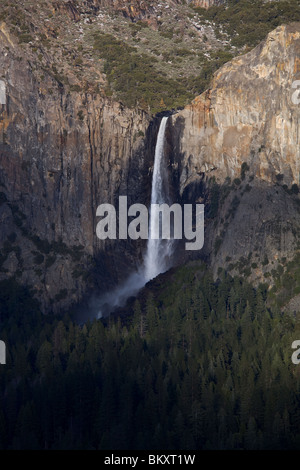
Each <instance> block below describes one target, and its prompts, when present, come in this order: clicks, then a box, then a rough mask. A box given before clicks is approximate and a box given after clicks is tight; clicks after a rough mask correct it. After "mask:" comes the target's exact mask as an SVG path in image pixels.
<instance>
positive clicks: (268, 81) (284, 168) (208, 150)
mask: <svg viewBox="0 0 300 470" xmlns="http://www.w3.org/2000/svg"><path fill="white" fill-rule="evenodd" d="M299 57H300V24H299V23H297V24H296V23H294V24H291V25H289V26H280V27H278V28H277V29H276V30H275V31H273V32H272V33H270V34H269V35H268V37H267V39H266V40H265V41H264V42H262V43H261V44H260V45H259V46H258V47H256V48H255V49H254V50H252V51H251V52H249V53H248V54H246V55H244V56H241V57H238V58H236V59H234V60H232V61H231V62H228V63H227V64H225V65H224V66H223V67H222V68H221V69H220V70H219V71H218V72H217V73H216V74H215V76H214V80H213V82H212V85H211V89H210V90H208V91H207V92H206V93H204V94H203V95H201V96H199V97H197V98H196V99H195V100H194V101H193V103H192V104H191V105H189V106H187V107H186V108H184V109H183V110H182V111H180V112H179V113H177V114H174V115H173V116H172V119H171V123H170V128H169V141H170V147H172V148H173V154H172V156H171V159H172V165H173V168H174V172H173V173H174V178H175V180H176V181H177V185H178V188H179V197H181V198H182V199H183V200H189V201H191V200H192V201H195V200H199V201H201V202H203V201H204V202H205V203H206V209H207V220H206V223H207V227H206V237H205V240H206V241H205V248H204V250H203V252H202V255H204V256H206V257H208V258H209V259H210V262H211V263H212V266H213V268H214V270H215V273H216V274H217V271H218V268H219V267H227V268H228V266H230V265H231V266H235V267H236V268H237V266H238V262H239V260H240V259H244V261H242V262H241V264H239V267H240V268H241V269H243V268H242V266H243V263H244V267H245V266H250V265H253V266H254V267H253V270H252V272H251V276H252V278H253V279H265V277H268V276H269V275H268V274H266V273H265V271H268V272H269V271H271V269H275V267H276V266H277V265H278V260H279V258H280V257H281V256H282V257H283V258H289V259H291V258H292V257H293V255H294V253H295V250H297V249H298V248H299V243H298V238H299V234H300V226H299V222H298V220H299V196H298V191H299V188H298V186H297V185H298V184H299V171H300V167H299V161H300V145H299V144H300V141H299V140H300V136H299V120H300V104H299V98H298V96H297V95H298V91H297V84H298V85H299V83H300V82H297V80H299V79H300V62H299ZM213 213H215V214H213ZM249 254H250V255H251V256H254V257H255V258H256V259H255V260H253V258H252V261H251V262H250V259H248V258H247V257H248V255H249ZM251 256H250V258H251ZM247 259H248V261H247ZM264 259H268V260H269V261H268V263H266V264H265V265H263V267H262V265H261V262H262V261H263V260H264ZM245 260H246V261H245ZM269 263H270V264H269ZM258 266H260V267H259V268H258ZM265 274H266V276H265ZM269 274H270V273H269ZM249 275H250V273H249Z"/></svg>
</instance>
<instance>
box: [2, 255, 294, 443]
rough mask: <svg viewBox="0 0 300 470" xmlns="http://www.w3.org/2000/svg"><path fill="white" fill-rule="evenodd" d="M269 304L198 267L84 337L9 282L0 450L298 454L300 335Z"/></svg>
mask: <svg viewBox="0 0 300 470" xmlns="http://www.w3.org/2000/svg"><path fill="white" fill-rule="evenodd" d="M272 304H274V302H272V299H271V300H270V299H269V294H268V286H267V284H261V285H260V286H259V287H258V288H257V289H254V288H253V287H252V286H251V285H250V284H249V283H248V282H247V281H246V280H243V279H242V278H238V277H235V278H232V277H231V276H230V275H229V274H227V273H225V272H224V271H223V272H222V273H220V276H219V279H218V280H217V281H216V282H214V281H213V278H212V276H211V273H210V272H209V270H208V268H207V267H206V266H205V265H204V264H203V263H200V262H193V263H191V264H190V265H188V266H185V267H181V268H178V269H173V270H171V271H170V272H169V273H167V274H165V275H163V276H161V277H159V278H158V279H157V280H155V281H153V282H152V283H150V284H149V285H148V286H146V288H145V289H144V290H143V291H142V292H141V294H140V296H139V297H138V298H137V299H136V300H135V301H134V303H133V307H132V308H130V307H128V308H127V309H125V310H123V311H122V312H120V315H114V316H112V317H110V318H109V319H107V320H106V322H103V321H100V320H98V321H94V322H91V323H88V324H85V325H84V326H82V325H81V326H80V325H78V324H75V323H74V322H73V321H72V317H71V315H70V314H68V315H65V316H64V317H60V318H57V317H51V316H42V315H41V314H40V313H39V306H38V304H37V303H36V302H35V301H34V300H33V299H32V296H31V293H30V292H29V291H28V290H26V289H25V288H23V287H19V286H18V285H17V284H16V283H15V282H14V281H12V280H11V281H3V282H2V283H1V286H0V321H1V323H0V332H1V339H3V340H4V341H6V345H7V353H8V357H7V365H5V366H4V365H2V366H0V448H14V449H18V448H20V449H24V448H29V449H31V448H34V449H37V448H42V449H61V448H63V449H72V448H73V449H106V450H107V449H115V450H116V449H159V448H160V449H162V448H165V449H288V448H299V447H300V407H299V400H300V397H299V387H300V365H299V366H297V365H294V364H293V363H292V361H291V355H292V352H293V351H292V349H291V344H292V342H293V341H294V340H295V339H299V338H300V325H299V320H298V318H297V316H296V315H294V314H288V313H283V312H282V311H281V310H280V309H279V308H276V307H272Z"/></svg>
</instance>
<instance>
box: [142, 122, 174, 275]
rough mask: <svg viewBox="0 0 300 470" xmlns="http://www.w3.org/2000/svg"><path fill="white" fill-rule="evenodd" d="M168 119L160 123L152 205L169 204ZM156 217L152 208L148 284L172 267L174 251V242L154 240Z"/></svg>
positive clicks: (148, 253) (148, 248)
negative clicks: (166, 138)
mask: <svg viewBox="0 0 300 470" xmlns="http://www.w3.org/2000/svg"><path fill="white" fill-rule="evenodd" d="M167 120H168V118H167V117H163V118H162V120H161V123H160V127H159V132H158V136H157V141H156V148H155V158H154V167H153V177H152V192H151V204H163V203H169V202H170V201H169V191H168V188H169V183H168V172H167V165H166V162H165V159H164V144H165V131H166V125H167ZM157 223H160V222H159V221H158V220H157V218H156V217H153V214H152V213H151V208H150V224H149V237H148V244H147V252H146V257H145V279H146V282H147V281H149V280H150V279H153V278H154V277H156V276H158V274H160V273H163V272H165V271H166V270H167V269H168V268H169V267H170V257H171V254H172V249H173V240H172V239H169V240H162V239H161V238H159V239H158V240H156V239H153V238H152V235H153V234H154V233H156V232H157V229H158V227H157ZM160 228H161V227H160Z"/></svg>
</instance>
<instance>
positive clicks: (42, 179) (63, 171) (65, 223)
mask: <svg viewBox="0 0 300 470" xmlns="http://www.w3.org/2000/svg"><path fill="white" fill-rule="evenodd" d="M0 36H1V37H0V64H1V67H0V68H1V70H2V71H3V72H2V73H3V75H2V78H1V81H0V85H1V86H0V101H1V103H3V102H4V100H3V97H5V103H4V104H0V193H1V198H0V219H1V231H0V245H1V248H3V246H4V253H5V256H6V259H5V260H3V259H2V260H1V261H3V263H2V265H1V272H0V279H4V278H7V277H10V276H12V275H17V278H18V280H19V281H20V282H22V283H26V284H28V285H30V286H32V287H34V288H35V289H36V292H37V296H38V297H39V298H40V299H41V300H42V301H43V302H44V305H43V308H44V310H45V311H47V310H48V309H49V308H50V307H49V305H50V303H51V300H52V301H54V302H55V308H57V309H59V308H61V307H64V306H66V305H69V304H70V303H72V302H73V301H74V302H75V301H77V300H78V299H80V298H81V296H82V294H83V292H84V291H85V289H86V288H87V282H88V279H87V278H86V277H87V276H86V275H87V274H91V271H92V268H93V266H94V265H95V266H96V269H97V267H98V268H99V263H97V262H96V263H95V259H96V260H97V258H98V257H100V258H101V263H102V264H104V265H105V266H104V268H103V272H104V271H105V277H104V276H103V278H101V275H100V277H99V276H98V282H100V281H99V279H100V280H101V279H104V280H106V281H107V284H109V280H110V279H112V278H114V280H116V279H118V275H119V274H120V273H121V272H122V270H123V272H124V270H125V271H126V268H128V265H129V261H128V260H131V258H132V257H133V256H134V257H136V256H137V255H136V249H135V247H133V248H132V251H130V247H128V246H127V247H126V250H125V252H124V246H122V245H121V243H120V244H115V245H113V243H111V244H109V243H104V242H103V241H102V242H100V241H99V240H98V239H97V237H96V232H95V227H96V223H97V221H98V220H99V218H96V209H97V206H98V205H99V204H102V203H113V204H116V203H117V201H118V196H119V195H127V196H128V200H129V203H130V201H132V202H133V201H134V202H135V201H136V198H137V199H138V201H139V202H141V203H143V202H146V200H147V198H148V196H149V192H150V185H151V180H149V176H148V171H149V167H150V166H151V161H150V159H152V153H151V151H150V150H149V149H148V148H147V145H149V146H151V145H153V142H152V140H151V132H150V135H149V136H148V137H147V139H146V138H145V139H144V138H143V136H144V135H145V136H146V134H147V132H148V129H149V123H150V117H149V116H148V115H147V114H146V113H145V112H143V111H140V110H134V109H133V110H129V109H126V108H124V107H123V106H122V105H121V104H120V103H116V102H113V101H111V100H109V99H108V98H103V97H101V96H100V95H90V94H88V93H84V92H82V93H76V92H72V93H67V92H66V90H65V88H64V87H62V86H60V85H59V84H58V83H57V81H55V80H54V79H53V78H52V77H51V76H50V75H48V74H46V75H45V78H44V81H43V85H41V84H40V83H38V82H37V81H36V80H35V76H34V74H33V71H32V66H31V65H30V63H29V61H27V60H26V59H25V58H24V59H22V57H21V53H22V52H21V50H20V48H19V46H17V45H16V44H15V43H14V42H13V39H12V38H11V37H10V35H9V33H8V31H7V30H6V29H5V26H4V25H2V30H1V32H0ZM6 46H7V48H6ZM150 130H151V126H150ZM146 141H147V143H145V142H146ZM132 202H131V203H132ZM116 206H117V205H116ZM112 253H113V254H114V260H115V261H114V262H113V261H111V260H110V257H111V254H112ZM106 259H107V263H106V261H105V260H106ZM93 260H94V261H93ZM116 260H121V261H120V262H119V263H117V262H116ZM116 264H118V270H116ZM99 269H100V268H99ZM114 271H116V272H114ZM96 277H97V276H96ZM104 285H105V284H103V286H104ZM103 286H102V287H103Z"/></svg>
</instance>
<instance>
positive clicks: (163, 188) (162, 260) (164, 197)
mask: <svg viewBox="0 0 300 470" xmlns="http://www.w3.org/2000/svg"><path fill="white" fill-rule="evenodd" d="M167 120H168V118H167V117H163V118H162V120H161V123H160V127H159V132H158V136H157V141H156V147H155V157H154V167H153V177H152V191H151V204H162V203H169V182H168V171H167V165H166V162H165V159H164V143H165V130H166V124H167ZM155 223H156V219H155V218H154V217H152V215H151V208H150V223H149V236H148V242H147V250H146V256H145V259H144V264H143V266H141V267H140V269H139V270H138V272H134V273H132V274H131V275H130V276H129V277H128V279H127V280H126V281H125V282H124V283H123V284H121V285H120V286H118V287H117V288H116V289H115V290H113V291H111V292H108V293H106V294H104V295H103V296H102V297H101V298H100V299H99V298H98V299H91V300H90V304H94V306H93V307H92V310H94V309H97V317H98V318H101V317H103V316H107V315H108V314H109V313H110V312H112V311H113V310H114V308H116V307H120V306H122V305H125V303H126V301H127V299H128V298H129V297H131V296H134V295H136V294H137V293H138V291H139V290H140V289H142V287H144V285H145V284H146V283H147V282H148V281H150V280H151V279H153V278H154V277H156V276H158V275H159V274H160V273H163V272H165V271H166V270H167V269H168V268H169V267H170V266H171V255H172V251H173V240H172V239H169V240H162V239H158V240H155V239H152V238H151V233H154V231H155Z"/></svg>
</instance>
